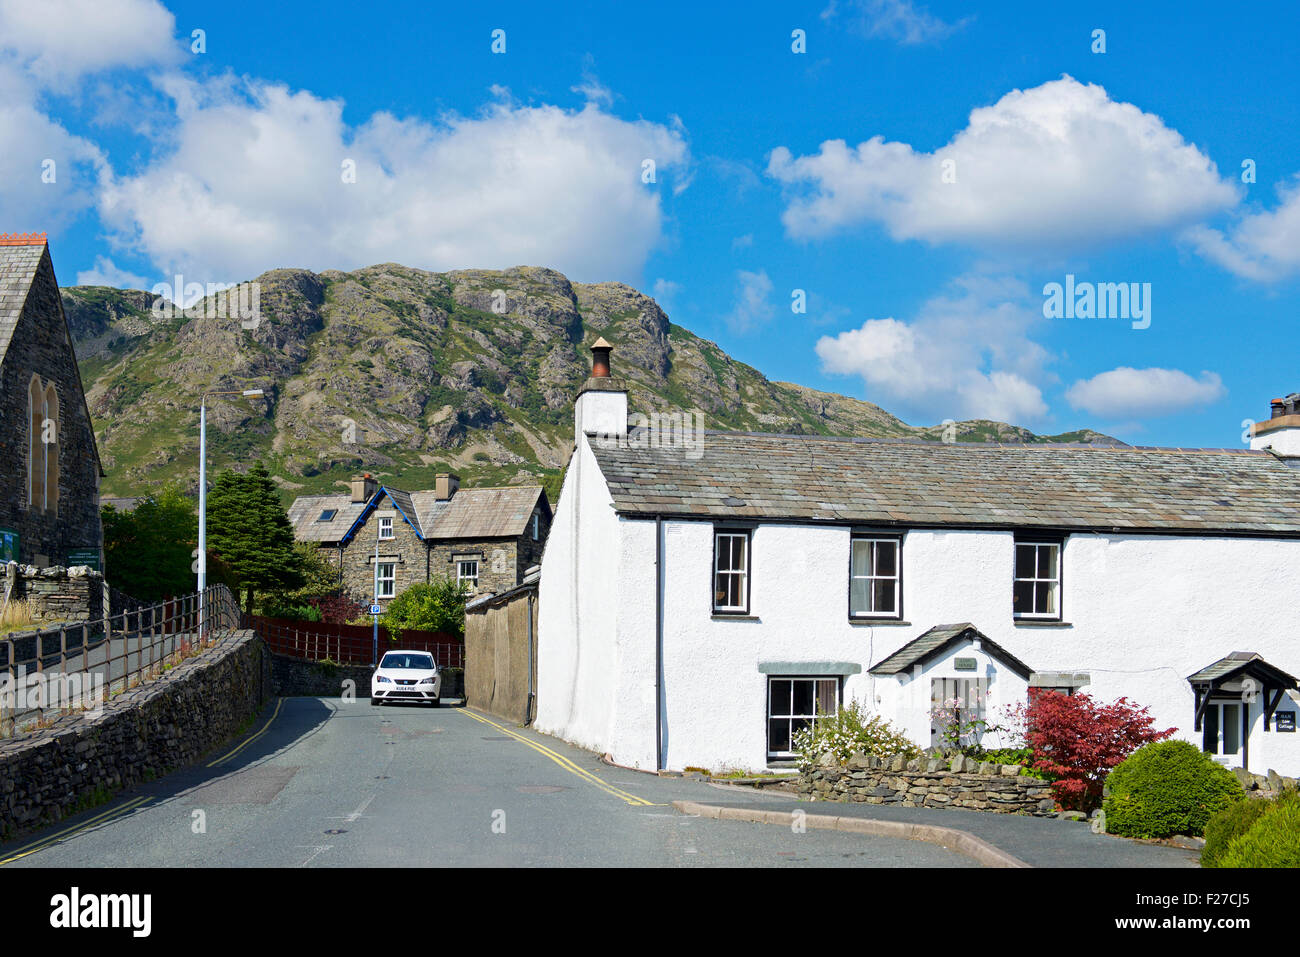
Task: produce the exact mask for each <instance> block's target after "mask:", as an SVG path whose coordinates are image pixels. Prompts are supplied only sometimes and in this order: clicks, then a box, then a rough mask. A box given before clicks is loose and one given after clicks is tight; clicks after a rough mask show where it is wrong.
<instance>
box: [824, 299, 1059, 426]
mask: <svg viewBox="0 0 1300 957" xmlns="http://www.w3.org/2000/svg"><path fill="white" fill-rule="evenodd" d="M954 286H955V288H954V290H953V292H952V294H950V295H948V294H945V295H939V296H936V297H934V298H932V299H930V300H929V301H927V302H926V303H924V304H923V305H922V307H921V309H920V311H919V312H918V314H917V316H916V318H915V319H914V320H912V321H911V322H902V321H900V320H898V319H894V318H887V319H868V320H867V321H866V322H864V323H863V324H862V325H861V326H860V327H859V328H857V329H850V330H848V331H846V332H842V333H840V334H839V335H836V336H823V337H822V338H821V339H820V340H818V342H817V346H816V349H817V355H818V356H819V357H820V358H821V360H822V368H823V370H824V371H826V372H828V373H833V374H838V375H858V376H861V377H862V380H863V383H864V384H865V385H866V387H867V398H869V399H870V400H871V401H873V402H877V403H880V404H882V405H885V406H887V407H889V408H891V409H894V410H896V411H898V412H899V413H901V414H903V415H904V417H907V418H910V419H911V420H912V421H939V420H942V419H948V418H951V419H972V418H980V419H997V420H1000V421H1004V422H1012V423H1024V422H1027V421H1033V420H1035V419H1039V418H1041V417H1043V416H1044V415H1045V414H1046V412H1047V404H1046V403H1045V402H1044V401H1043V394H1042V388H1041V383H1043V382H1044V381H1045V380H1046V379H1048V378H1049V377H1048V376H1047V374H1046V373H1045V371H1044V370H1045V367H1046V365H1047V364H1048V362H1049V361H1050V360H1051V358H1052V357H1051V355H1050V354H1049V353H1048V352H1047V350H1045V349H1044V348H1043V347H1042V346H1040V345H1039V344H1038V343H1036V342H1034V341H1032V340H1031V339H1030V338H1029V334H1030V333H1031V332H1032V331H1033V330H1034V329H1035V328H1037V327H1039V326H1040V324H1042V323H1044V322H1045V320H1043V318H1042V313H1041V309H1038V308H1035V307H1034V306H1033V305H1027V304H1026V301H1027V300H1028V298H1029V291H1028V289H1027V288H1026V287H1025V286H1024V284H1023V283H1020V282H1018V281H1015V280H1009V279H995V278H989V277H982V276H967V277H963V278H962V279H959V280H958V281H957V282H956V283H955V284H954Z"/></svg>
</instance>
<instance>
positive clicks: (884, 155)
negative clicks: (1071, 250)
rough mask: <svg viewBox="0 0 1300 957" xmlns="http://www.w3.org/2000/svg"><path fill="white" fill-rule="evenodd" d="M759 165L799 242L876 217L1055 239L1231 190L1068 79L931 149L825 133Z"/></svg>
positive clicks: (1198, 212)
mask: <svg viewBox="0 0 1300 957" xmlns="http://www.w3.org/2000/svg"><path fill="white" fill-rule="evenodd" d="M949 161H951V164H950V165H948V166H945V164H947V163H949ZM767 171H768V174H769V175H771V176H773V177H775V178H776V179H777V180H779V181H780V182H781V183H783V184H785V186H786V187H787V189H788V192H789V193H790V197H789V202H788V205H787V207H786V209H785V212H784V213H783V214H782V222H784V224H785V227H786V231H787V233H788V234H789V235H790V236H793V237H797V238H809V237H815V236H822V235H825V234H828V233H831V232H833V231H835V230H837V229H842V228H846V227H851V226H855V225H858V224H862V223H867V222H879V223H881V224H883V225H884V227H885V228H886V229H887V230H888V231H889V234H890V235H891V236H892V237H893V238H894V239H897V240H905V239H920V240H925V241H928V242H945V241H955V242H966V243H979V244H987V243H993V244H1005V245H1029V244H1043V243H1046V244H1050V245H1052V246H1060V245H1070V244H1076V243H1080V242H1082V243H1088V242H1095V241H1099V240H1106V239H1115V238H1122V237H1126V236H1132V235H1138V234H1142V233H1145V232H1149V231H1153V230H1159V229H1165V228H1171V227H1183V226H1187V225H1189V224H1191V223H1193V222H1195V221H1197V220H1198V219H1199V218H1201V217H1203V216H1204V215H1206V214H1208V213H1211V212H1214V211H1217V210H1220V209H1223V208H1226V207H1229V206H1231V205H1233V204H1234V203H1235V202H1236V198H1237V192H1236V188H1235V186H1234V184H1233V183H1232V182H1231V181H1229V180H1226V179H1223V178H1221V177H1220V176H1219V174H1218V170H1217V169H1216V168H1215V166H1214V164H1213V163H1212V162H1211V161H1210V159H1209V158H1208V157H1207V156H1206V155H1205V154H1204V153H1202V152H1201V151H1200V150H1198V149H1197V148H1196V147H1195V146H1192V145H1189V144H1188V143H1186V142H1185V141H1184V140H1183V138H1182V136H1181V135H1180V134H1179V133H1178V132H1177V131H1176V130H1174V129H1171V128H1169V127H1167V126H1166V125H1165V124H1164V123H1163V122H1162V121H1161V120H1160V118H1159V117H1157V116H1154V115H1153V114H1150V113H1143V112H1142V111H1141V110H1139V109H1138V108H1137V107H1136V106H1134V105H1132V104H1131V103H1119V102H1115V101H1114V100H1111V99H1110V97H1109V96H1108V95H1107V93H1106V91H1105V90H1104V89H1103V88H1102V87H1100V86H1097V85H1096V84H1088V85H1086V86H1085V85H1084V84H1082V83H1079V82H1078V81H1076V80H1074V79H1073V78H1071V77H1069V76H1064V77H1062V78H1061V79H1060V80H1054V81H1052V82H1050V83H1045V84H1043V85H1042V86H1038V87H1034V88H1032V89H1029V90H1024V91H1021V90H1014V91H1012V92H1010V93H1008V94H1006V95H1005V96H1003V97H1002V99H1000V100H998V102H997V103H995V104H994V105H993V106H988V107H981V108H978V109H975V110H972V111H971V114H970V120H969V122H968V124H967V126H966V128H965V129H963V130H961V131H960V132H959V133H957V135H956V136H954V137H953V139H952V141H951V142H949V143H948V144H947V145H946V146H943V147H940V148H939V149H937V150H935V151H934V152H933V153H925V152H918V151H916V150H914V149H913V148H912V147H911V146H909V145H907V144H906V143H897V142H888V141H886V140H885V139H884V137H883V136H875V137H873V138H872V139H870V140H867V141H866V142H864V143H861V144H859V145H858V146H857V148H856V149H850V148H849V147H848V146H847V145H846V144H845V142H844V141H843V140H828V141H826V142H825V143H823V144H822V145H821V148H820V150H819V151H818V152H817V153H815V154H812V155H809V156H801V157H798V158H795V157H794V156H793V155H792V154H791V152H790V150H789V149H787V148H786V147H783V146H782V147H778V148H777V149H775V150H773V151H772V154H771V157H770V158H769V162H768V169H767ZM946 171H951V172H952V173H955V182H944V174H945V172H946Z"/></svg>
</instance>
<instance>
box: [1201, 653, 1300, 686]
mask: <svg viewBox="0 0 1300 957" xmlns="http://www.w3.org/2000/svg"><path fill="white" fill-rule="evenodd" d="M1251 671H1253V672H1259V673H1263V674H1266V675H1268V676H1269V677H1271V678H1273V679H1274V680H1276V681H1278V682H1279V683H1280V684H1283V685H1286V686H1287V687H1291V688H1295V687H1298V686H1300V682H1297V681H1296V679H1295V678H1294V677H1292V676H1291V675H1289V674H1287V673H1286V672H1285V671H1283V670H1282V669H1281V668H1276V667H1274V666H1273V665H1270V664H1269V663H1268V662H1267V661H1265V660H1264V658H1263V656H1261V655H1260V654H1258V653H1257V652H1254V651H1234V652H1233V653H1232V654H1230V655H1227V656H1225V657H1223V658H1220V659H1219V660H1218V661H1216V662H1214V663H1213V664H1209V665H1206V666H1205V667H1204V668H1202V669H1201V670H1200V671H1198V672H1196V674H1194V675H1188V676H1187V680H1188V681H1190V682H1192V683H1193V684H1202V683H1205V684H1209V683H1213V682H1220V681H1224V680H1227V679H1229V678H1231V677H1234V676H1235V675H1236V673H1237V672H1251Z"/></svg>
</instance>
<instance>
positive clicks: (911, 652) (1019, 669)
mask: <svg viewBox="0 0 1300 957" xmlns="http://www.w3.org/2000/svg"><path fill="white" fill-rule="evenodd" d="M960 641H979V642H980V647H981V649H982V650H984V651H986V652H988V654H989V655H991V656H992V657H994V658H996V659H997V660H998V661H1001V662H1002V663H1003V664H1004V665H1006V666H1007V667H1008V668H1010V669H1011V670H1012V671H1014V672H1015V673H1016V674H1018V675H1020V677H1022V678H1024V679H1025V680H1028V679H1029V676H1030V675H1032V674H1033V673H1034V669H1033V668H1031V667H1029V665H1027V664H1025V663H1024V662H1023V661H1021V660H1020V659H1019V658H1017V657H1016V656H1015V655H1013V654H1011V652H1009V651H1007V650H1006V649H1005V648H1003V647H1002V646H1001V645H999V644H998V643H997V642H996V641H993V640H992V639H991V638H988V637H987V636H985V635H984V634H982V633H981V632H980V630H979V629H978V628H976V627H975V626H974V625H972V624H971V623H970V622H969V621H963V622H958V623H957V624H955V625H935V626H934V627H933V628H931V629H930V630H929V631H927V632H925V633H924V634H923V635H920V636H918V637H916V638H913V639H912V640H911V641H909V642H908V643H907V644H905V645H904V646H903V647H902V648H899V649H898V650H897V651H896V652H894V653H893V654H892V655H890V656H889V657H888V658H885V659H884V660H883V661H881V662H880V663H879V664H878V665H876V666H875V667H874V668H872V669H871V673H872V674H873V675H896V674H899V673H900V672H904V671H907V670H908V669H909V668H911V667H912V666H913V665H916V664H924V663H925V662H927V661H929V660H930V659H931V658H935V657H938V656H939V655H941V654H942V653H943V652H944V651H945V650H947V649H948V648H949V647H951V646H952V645H955V644H957V643H958V642H960Z"/></svg>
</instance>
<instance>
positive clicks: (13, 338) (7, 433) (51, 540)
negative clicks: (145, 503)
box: [0, 233, 104, 568]
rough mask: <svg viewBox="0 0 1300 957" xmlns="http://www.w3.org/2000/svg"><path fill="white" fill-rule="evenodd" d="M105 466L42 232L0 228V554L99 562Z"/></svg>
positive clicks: (30, 561) (43, 561) (44, 562)
mask: <svg viewBox="0 0 1300 957" xmlns="http://www.w3.org/2000/svg"><path fill="white" fill-rule="evenodd" d="M103 474H104V473H103V470H102V468H101V467H100V462H99V450H98V448H97V447H96V445H95V432H94V427H93V426H92V424H91V420H90V411H89V409H87V407H86V397H85V394H84V392H83V390H82V386H81V374H80V373H79V372H78V371H77V357H76V354H75V352H74V351H73V348H72V334H71V333H70V332H69V330H68V322H67V319H66V317H65V316H64V314H63V304H62V301H61V299H60V297H59V284H58V281H57V280H56V279H55V278H54V265H53V263H52V262H51V261H50V251H49V248H48V247H47V246H46V242H45V234H44V233H39V234H30V235H8V234H5V235H0V561H11V560H12V561H17V562H19V563H20V564H26V565H37V566H42V567H44V566H48V565H70V564H77V565H81V564H95V565H96V566H97V567H100V568H102V567H103V529H102V528H101V526H100V522H99V480H100V478H101V477H102V476H103ZM92 558H93V559H94V560H93V562H92V560H91V559H92Z"/></svg>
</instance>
